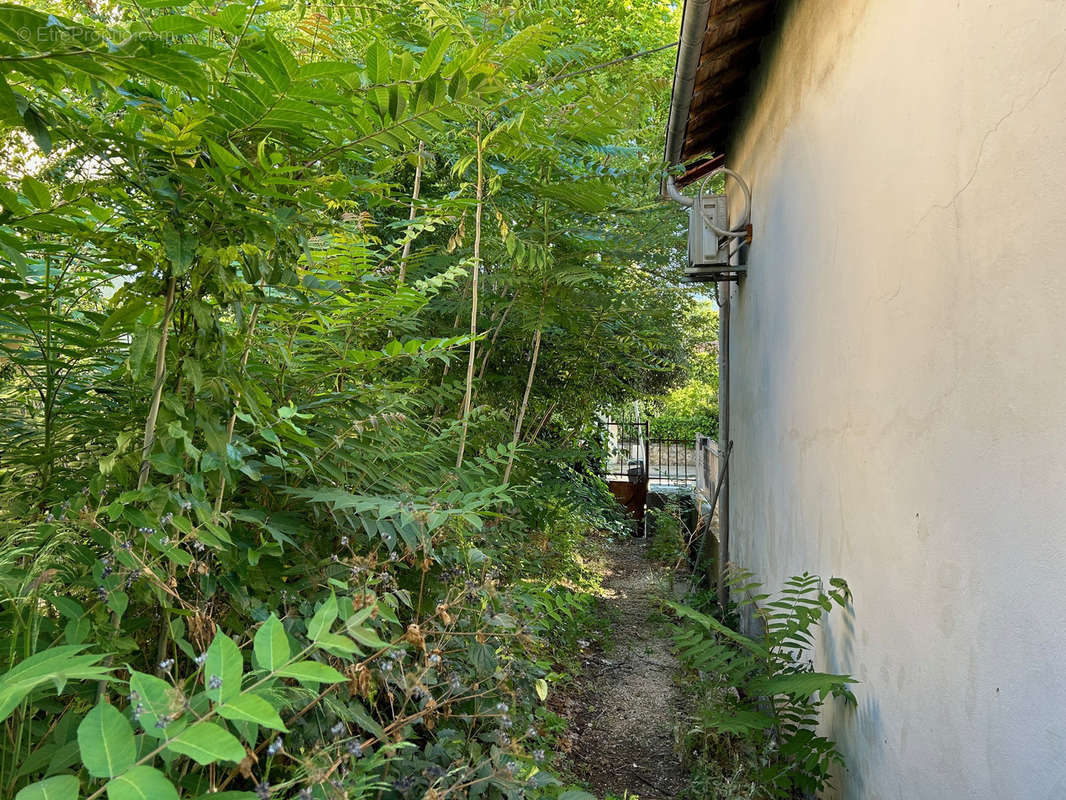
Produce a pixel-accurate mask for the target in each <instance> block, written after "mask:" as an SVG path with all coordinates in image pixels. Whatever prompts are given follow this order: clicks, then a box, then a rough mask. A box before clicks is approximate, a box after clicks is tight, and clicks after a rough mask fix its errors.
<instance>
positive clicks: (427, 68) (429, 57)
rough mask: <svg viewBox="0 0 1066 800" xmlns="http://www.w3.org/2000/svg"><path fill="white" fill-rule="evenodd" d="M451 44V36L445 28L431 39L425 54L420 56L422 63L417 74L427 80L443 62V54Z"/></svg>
mask: <svg viewBox="0 0 1066 800" xmlns="http://www.w3.org/2000/svg"><path fill="white" fill-rule="evenodd" d="M451 42H452V34H451V31H449V30H448V29H447V28H445V29H444V30H442V31H441V32H440V33H438V34H437V35H436V36H434V37H433V41H432V42H430V43H429V47H427V48H426V52H425V53H423V54H422V63H421V64H420V65H419V68H418V74H419V76H420V77H422V78H428V77H429V76H430V75H432V74H433V73H434V72H436V71H437V67H439V66H440V65H441V62H442V61H443V60H444V53H445V51H446V50H447V49H448V45H449V44H451Z"/></svg>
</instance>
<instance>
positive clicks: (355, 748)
mask: <svg viewBox="0 0 1066 800" xmlns="http://www.w3.org/2000/svg"><path fill="white" fill-rule="evenodd" d="M345 750H347V751H348V755H350V756H355V757H356V758H362V757H363V745H362V743H361V742H357V741H355V739H352V741H350V742H348V744H347V745H346V746H345Z"/></svg>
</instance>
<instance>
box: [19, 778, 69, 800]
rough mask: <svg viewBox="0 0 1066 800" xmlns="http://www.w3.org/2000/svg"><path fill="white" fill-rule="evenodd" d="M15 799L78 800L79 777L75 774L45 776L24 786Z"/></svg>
mask: <svg viewBox="0 0 1066 800" xmlns="http://www.w3.org/2000/svg"><path fill="white" fill-rule="evenodd" d="M15 800H78V779H77V778H75V777H74V776H73V775H56V776H55V777H52V778H45V779H44V780H43V781H37V783H31V784H30V785H29V786H27V787H26V788H24V789H23V790H22V791H20V792H19V793H18V794H17V795H15Z"/></svg>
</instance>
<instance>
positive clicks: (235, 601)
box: [0, 0, 684, 800]
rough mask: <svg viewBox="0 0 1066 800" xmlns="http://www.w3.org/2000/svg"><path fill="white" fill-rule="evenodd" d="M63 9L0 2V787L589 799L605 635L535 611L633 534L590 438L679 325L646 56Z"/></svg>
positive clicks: (371, 15)
mask: <svg viewBox="0 0 1066 800" xmlns="http://www.w3.org/2000/svg"><path fill="white" fill-rule="evenodd" d="M35 5H36V6H39V7H37V8H34V7H33V6H35ZM590 5H591V4H590ZM67 8H68V11H69V16H64V15H63V13H62V12H61V11H60V10H59V8H58V7H57V6H56V4H54V3H46V2H43V0H42V1H41V2H40V3H29V4H26V5H20V6H12V5H3V6H0V50H2V52H3V59H0V137H2V141H3V143H4V147H3V153H2V155H0V160H2V161H3V162H4V165H5V178H4V180H3V181H2V182H0V205H2V210H0V412H2V414H0V420H2V422H0V452H2V453H3V459H2V461H0V628H2V629H3V630H4V632H5V642H4V647H3V648H2V649H0V727H2V730H0V796H3V797H5V798H6V797H17V798H18V800H41V798H46V799H48V800H66V798H71V797H79V796H80V797H82V798H83V799H84V798H98V797H103V796H104V795H107V796H108V798H109V800H126V798H130V797H153V798H156V797H158V798H168V797H174V796H176V795H178V794H180V795H181V796H183V797H200V796H205V795H206V796H211V797H219V798H220V800H226V798H227V797H228V800H236V799H237V798H241V799H242V800H244V799H246V798H253V797H259V798H264V797H275V798H277V797H282V798H295V797H299V798H301V800H303V799H304V798H317V799H318V800H324V799H325V798H335V797H341V796H347V797H351V798H356V797H368V796H371V795H373V796H375V797H381V798H387V800H396V798H408V797H427V798H429V799H430V800H432V798H434V797H440V796H444V795H446V794H448V793H455V794H460V793H461V794H466V795H468V796H470V797H471V798H475V799H476V798H479V797H487V798H498V797H503V796H517V794H518V792H519V791H524V790H530V791H534V792H540V791H542V790H543V792H544V793H546V794H547V795H549V796H553V795H554V794H555V793H557V791H558V787H556V786H555V781H554V779H553V778H552V777H551V776H549V775H547V774H545V772H543V771H542V770H541V768H540V766H539V764H538V762H539V759H538V758H536V757H535V754H536V752H537V750H538V749H539V748H530V747H529V746H528V744H529V743H531V742H539V741H540V739H539V737H540V732H539V731H538V730H537V729H536V727H535V726H534V727H531V725H534V723H535V720H536V719H537V710H538V709H539V708H540V704H541V703H542V701H543V697H544V694H545V692H546V690H547V684H546V681H547V680H548V676H549V674H550V669H548V668H547V667H546V666H545V664H544V662H545V660H546V659H548V658H549V657H548V655H546V654H550V653H551V652H552V647H553V644H552V643H553V642H556V641H558V642H566V641H567V640H568V637H569V636H570V635H571V632H572V628H573V626H576V625H578V624H579V623H580V619H581V618H580V614H579V613H577V614H575V615H568V614H563V613H561V610H560V608H559V607H558V605H555V604H553V603H552V602H550V601H548V600H544V599H543V598H541V599H537V600H535V602H533V601H530V600H529V599H528V598H529V596H531V595H532V596H534V598H537V597H540V594H539V593H541V592H546V591H547V588H548V587H549V586H553V585H555V584H556V583H558V582H560V581H561V580H562V579H563V576H569V577H570V578H573V577H574V576H575V575H579V573H580V565H579V564H578V562H577V558H576V556H575V552H574V551H575V549H576V548H577V547H578V545H579V543H580V537H581V536H582V535H583V534H584V533H585V532H586V531H587V530H588V528H589V527H592V526H597V525H600V524H601V523H604V524H606V523H608V522H609V520H608V519H607V518H608V517H609V512H607V511H606V510H605V509H606V508H607V505H606V504H605V502H603V492H602V487H600V486H597V485H596V484H595V483H594V482H590V481H589V480H586V479H585V477H583V476H578V475H576V474H575V473H574V472H573V470H572V469H570V467H569V466H567V464H571V463H573V459H572V458H571V457H570V456H569V452H570V450H569V448H570V445H571V444H572V442H573V440H574V438H575V437H576V435H577V432H578V431H580V430H582V429H583V427H585V426H587V424H588V422H589V420H590V419H591V417H592V414H593V411H594V409H595V407H596V405H597V404H598V403H599V402H600V401H601V400H603V399H604V398H606V399H607V400H618V399H621V398H622V397H624V396H625V395H626V394H627V393H628V392H629V391H630V389H631V387H632V386H634V385H637V386H641V387H646V388H649V389H650V388H654V387H656V386H658V385H660V384H662V382H663V380H664V378H663V376H664V375H666V374H668V373H670V372H672V370H673V369H674V366H675V362H676V359H677V358H678V357H679V350H680V345H679V344H678V342H679V337H678V335H677V327H678V323H677V320H678V318H679V316H678V315H679V310H680V309H681V307H682V306H683V305H684V300H683V298H682V297H681V296H680V295H679V293H678V292H677V291H676V290H675V289H674V288H673V286H672V283H671V281H670V274H671V273H670V264H671V263H673V261H674V260H675V259H674V244H673V240H672V230H671V228H670V226H668V225H667V226H663V230H664V232H665V234H664V236H662V237H660V238H658V239H656V240H652V239H651V238H650V237H648V238H646V239H644V240H642V243H641V249H642V253H641V258H642V259H643V263H644V265H645V267H646V268H649V269H650V268H652V267H655V268H659V267H661V268H662V270H663V272H664V274H663V275H661V276H657V277H651V278H649V277H648V276H646V275H643V274H642V275H640V276H639V278H638V277H634V276H633V269H632V265H633V255H632V252H631V247H632V245H631V242H632V241H635V239H636V237H635V236H634V231H636V230H645V229H646V228H647V227H648V220H649V217H651V216H654V215H655V214H657V213H658V212H656V211H650V212H649V211H646V210H644V209H642V210H640V213H634V209H637V208H639V207H640V206H642V205H643V203H644V200H643V199H639V195H640V192H641V191H644V190H648V187H651V186H653V185H654V180H652V179H651V178H652V176H653V174H654V173H655V168H654V167H649V166H648V164H649V163H650V161H651V159H648V158H647V155H646V153H645V152H644V151H643V149H642V148H640V147H633V146H632V142H633V138H634V135H635V132H634V130H633V125H641V124H643V122H644V121H645V118H644V117H641V118H640V119H637V118H636V116H635V115H634V114H633V113H632V112H633V110H634V108H635V105H634V104H635V103H639V102H640V94H642V92H634V87H633V86H632V85H631V84H629V83H628V82H626V81H624V80H608V79H606V78H605V77H604V76H602V75H600V74H598V72H597V71H596V70H593V71H591V72H589V71H586V70H585V69H583V67H585V66H587V65H589V64H591V63H592V61H595V59H597V58H599V59H601V60H602V61H609V60H611V58H612V57H613V55H612V54H611V53H607V54H604V53H603V52H602V51H603V49H604V48H606V47H613V46H614V45H613V43H611V42H603V41H601V42H599V43H596V42H593V43H591V44H585V43H582V42H578V41H575V39H574V37H573V36H572V35H571V33H572V32H570V31H564V30H563V28H564V27H565V26H564V25H563V24H561V23H564V22H565V21H566V19H567V17H566V14H568V13H569V11H568V10H567V9H565V8H560V9H555V8H553V7H551V6H550V5H545V4H532V5H530V6H528V7H527V6H525V5H523V6H520V7H512V6H510V5H507V6H504V7H497V6H493V5H492V4H488V5H485V4H472V3H466V2H463V1H462V0H455V2H452V3H436V2H432V3H423V2H416V1H415V0H401V1H400V2H391V1H390V2H385V1H384V0H368V2H367V3H363V4H359V5H357V6H352V7H349V6H343V5H342V6H336V7H331V8H330V9H329V15H328V16H327V14H325V13H320V12H319V11H317V10H315V9H314V8H311V7H307V6H305V5H302V4H296V5H290V6H286V5H284V4H278V3H269V2H268V3H262V2H252V1H251V0H248V2H232V3H227V4H226V5H225V6H223V7H219V8H217V9H208V8H207V7H200V6H198V5H188V4H181V3H167V2H152V3H147V4H132V3H126V2H117V3H111V4H107V5H106V7H99V8H98V7H97V6H96V5H92V4H89V5H86V4H81V5H78V4H68V6H67ZM648 35H649V36H651V35H653V34H652V33H650V32H648ZM671 35H672V34H671ZM660 41H661V36H659V35H657V34H655V35H654V44H658V43H659V42H660ZM667 57H668V56H667V55H666V54H664V56H663V58H667ZM586 62H589V64H587V63H586ZM627 63H628V62H627ZM664 63H665V62H664ZM625 69H629V67H625ZM646 94H647V95H651V94H652V89H651V88H649V89H648V92H647V93H646ZM590 97H595V98H596V101H597V102H599V103H600V104H601V105H602V107H603V109H610V111H609V112H608V111H606V110H604V111H602V113H598V114H595V115H590V114H586V113H584V109H583V108H582V105H587V104H588V103H589V102H591V101H590V99H589V98H590ZM635 119H636V120H637V121H636V122H634V120H635ZM631 190H632V191H631ZM629 197H633V198H637V199H635V200H633V207H632V208H629V207H623V206H622V205H620V204H621V203H622V201H623V199H624V198H629ZM626 202H628V201H626ZM664 218H666V217H664ZM670 219H672V217H670ZM606 232H609V233H606ZM638 312H639V313H638ZM468 320H469V323H468V322H467V321H468ZM541 353H542V357H540V358H539V360H538V354H541ZM605 363H610V364H614V365H615V366H614V368H612V369H610V370H604V369H603V365H604V364H605ZM531 602H532V605H531ZM577 605H578V603H577V601H575V602H574V603H572V604H568V607H569V606H575V607H576V606H577ZM279 738H280V741H279ZM217 790H224V793H223V794H216V791H217Z"/></svg>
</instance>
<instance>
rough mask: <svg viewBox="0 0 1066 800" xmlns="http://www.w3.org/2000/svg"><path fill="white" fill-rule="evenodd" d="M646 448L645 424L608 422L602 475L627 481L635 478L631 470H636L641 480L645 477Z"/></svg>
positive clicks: (647, 444) (647, 446)
mask: <svg viewBox="0 0 1066 800" xmlns="http://www.w3.org/2000/svg"><path fill="white" fill-rule="evenodd" d="M648 448H649V442H648V423H647V422H608V423H607V463H606V464H605V465H604V475H605V476H606V477H607V478H614V479H625V480H629V479H630V478H632V477H637V476H634V475H633V474H631V470H633V469H637V470H639V473H638V475H639V477H641V479H643V477H644V476H646V475H647V466H646V465H647V463H648Z"/></svg>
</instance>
